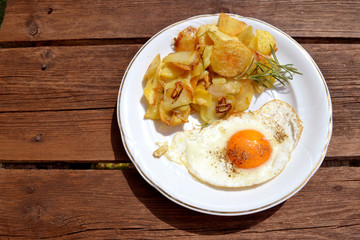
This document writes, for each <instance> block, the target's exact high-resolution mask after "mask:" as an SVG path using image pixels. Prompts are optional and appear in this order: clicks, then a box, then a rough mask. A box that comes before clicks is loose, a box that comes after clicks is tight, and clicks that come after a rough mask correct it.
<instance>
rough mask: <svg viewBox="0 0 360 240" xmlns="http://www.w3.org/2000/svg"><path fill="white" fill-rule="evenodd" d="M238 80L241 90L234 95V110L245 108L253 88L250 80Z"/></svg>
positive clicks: (249, 101)
mask: <svg viewBox="0 0 360 240" xmlns="http://www.w3.org/2000/svg"><path fill="white" fill-rule="evenodd" d="M239 82H240V83H241V90H240V92H239V93H238V94H237V95H236V96H235V104H234V109H233V110H234V112H243V111H245V110H247V109H248V108H249V106H250V103H251V100H252V98H253V96H254V88H253V85H252V81H251V80H239Z"/></svg>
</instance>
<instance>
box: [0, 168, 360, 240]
mask: <svg viewBox="0 0 360 240" xmlns="http://www.w3.org/2000/svg"><path fill="white" fill-rule="evenodd" d="M359 176H360V168H350V167H333V168H320V169H319V171H318V172H317V173H316V174H315V175H314V177H313V178H312V179H311V180H310V181H309V183H308V184H307V185H306V186H305V187H304V188H303V189H302V190H301V191H300V192H299V193H297V194H296V195H295V196H293V197H292V198H290V199H289V200H287V201H286V202H285V203H283V204H280V205H278V206H276V207H273V208H271V209H269V210H266V211H263V212H260V213H256V214H252V215H247V216H237V217H219V216H212V215H206V214H201V213H197V212H193V211H191V210H188V209H186V208H183V207H181V206H178V205H177V204H175V203H173V202H171V201H170V200H168V199H167V198H165V197H164V196H162V195H161V194H160V193H159V192H157V191H156V190H155V189H153V188H152V187H151V186H150V185H148V184H147V183H146V182H145V181H144V180H143V179H142V178H141V176H140V175H139V174H138V173H137V172H136V171H135V170H123V171H111V170H110V171H109V170H108V171H106V170H0V184H1V194H0V202H1V204H0V237H1V238H2V239H55V238H56V239H125V238H126V239H144V238H146V239H160V238H172V239H184V238H186V239H223V237H224V236H225V235H226V239H239V238H242V239H275V238H276V239H279V238H280V239H283V238H286V239H289V238H291V239H320V238H321V239H356V238H357V237H358V236H359V234H360V211H359V208H358V207H357V206H359V204H360V198H359V197H360V195H359V190H360V189H359V184H358V183H359V180H360V178H359Z"/></svg>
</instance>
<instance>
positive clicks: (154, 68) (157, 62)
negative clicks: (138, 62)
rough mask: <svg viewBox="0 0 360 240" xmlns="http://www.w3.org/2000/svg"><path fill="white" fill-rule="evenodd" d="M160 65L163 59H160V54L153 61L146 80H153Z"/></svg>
mask: <svg viewBox="0 0 360 240" xmlns="http://www.w3.org/2000/svg"><path fill="white" fill-rule="evenodd" d="M160 64H161V58H160V54H158V55H156V57H155V58H154V60H152V62H151V63H150V65H149V67H148V69H147V70H146V73H145V75H144V78H145V79H149V78H152V77H153V76H154V75H155V74H156V73H157V71H158V69H159V66H160Z"/></svg>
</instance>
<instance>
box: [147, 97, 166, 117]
mask: <svg viewBox="0 0 360 240" xmlns="http://www.w3.org/2000/svg"><path fill="white" fill-rule="evenodd" d="M162 96H163V93H158V94H157V95H156V102H155V104H153V105H148V107H147V109H146V112H145V116H144V117H145V118H148V119H152V120H157V119H160V113H159V103H160V101H161V99H162V98H163V97H162Z"/></svg>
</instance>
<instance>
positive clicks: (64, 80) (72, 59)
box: [0, 44, 140, 111]
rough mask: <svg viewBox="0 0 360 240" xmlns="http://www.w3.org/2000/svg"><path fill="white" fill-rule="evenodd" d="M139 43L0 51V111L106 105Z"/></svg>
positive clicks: (110, 104)
mask: <svg viewBox="0 0 360 240" xmlns="http://www.w3.org/2000/svg"><path fill="white" fill-rule="evenodd" d="M139 48H140V45H136V44H135V45H116V46H80V47H79V46H73V47H35V48H11V49H0V89H1V90H0V111H38V110H54V109H56V110H64V109H84V108H108V107H114V105H115V104H116V99H117V94H118V90H119V86H120V83H121V79H122V76H123V74H124V72H125V70H126V68H127V66H128V64H129V62H130V61H131V59H132V58H133V56H134V55H135V53H136V52H137V51H138V49H139Z"/></svg>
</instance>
